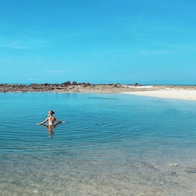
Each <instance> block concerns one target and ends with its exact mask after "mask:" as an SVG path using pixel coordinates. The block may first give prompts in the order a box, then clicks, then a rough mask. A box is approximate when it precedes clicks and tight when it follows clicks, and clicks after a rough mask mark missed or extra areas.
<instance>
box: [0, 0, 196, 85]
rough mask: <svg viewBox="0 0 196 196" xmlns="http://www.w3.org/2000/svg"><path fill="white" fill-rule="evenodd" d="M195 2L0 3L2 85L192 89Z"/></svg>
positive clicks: (15, 0)
mask: <svg viewBox="0 0 196 196" xmlns="http://www.w3.org/2000/svg"><path fill="white" fill-rule="evenodd" d="M195 7H196V1H194V0H72V1H68V0H6V1H0V18H1V20H0V83H63V82H65V81H68V80H70V81H77V82H91V83H118V82H120V83H130V84H132V83H135V82H139V83H141V84H160V83H162V84H164V83H165V84H196V77H195V74H196V55H195V51H196V33H195V32H196V25H195V22H196V12H195Z"/></svg>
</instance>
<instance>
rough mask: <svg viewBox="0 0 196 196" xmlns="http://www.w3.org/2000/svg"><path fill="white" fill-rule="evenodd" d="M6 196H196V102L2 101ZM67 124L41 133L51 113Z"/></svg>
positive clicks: (51, 96)
mask: <svg viewBox="0 0 196 196" xmlns="http://www.w3.org/2000/svg"><path fill="white" fill-rule="evenodd" d="M0 105H1V106H0V107H1V118H0V190H1V192H0V195H47V196H48V195H84V196H86V195H101V196H102V195H112V196H115V195H123V196H124V195H164V196H165V195H168V196H169V195H178V196H179V195H183V196H184V195H195V194H196V188H195V183H196V173H194V171H195V172H196V151H195V149H196V128H195V127H196V102H191V101H181V100H170V99H159V98H149V97H140V96H134V95H125V94H67V93H66V94H64V93H1V94H0ZM50 109H52V110H54V111H55V112H56V114H55V116H56V117H57V118H58V119H60V120H66V123H64V124H60V125H58V126H57V127H56V128H55V129H54V130H53V131H52V132H51V130H48V129H47V128H46V127H44V126H36V125H35V124H36V122H41V121H43V120H44V119H45V118H46V117H47V112H48V110H50Z"/></svg>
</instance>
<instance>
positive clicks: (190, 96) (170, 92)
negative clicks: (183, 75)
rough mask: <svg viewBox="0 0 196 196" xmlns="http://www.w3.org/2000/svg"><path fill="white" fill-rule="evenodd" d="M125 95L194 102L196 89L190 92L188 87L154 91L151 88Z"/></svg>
mask: <svg viewBox="0 0 196 196" xmlns="http://www.w3.org/2000/svg"><path fill="white" fill-rule="evenodd" d="M125 93H128V94H132V95H139V96H149V97H158V98H169V99H181V100H193V101H196V89H195V88H194V87H193V88H192V89H191V90H190V87H181V88H180V87H172V88H169V87H165V88H163V89H154V88H153V87H152V88H148V89H146V90H143V91H135V92H134V91H132V92H125Z"/></svg>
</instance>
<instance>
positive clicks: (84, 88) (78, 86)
mask: <svg viewBox="0 0 196 196" xmlns="http://www.w3.org/2000/svg"><path fill="white" fill-rule="evenodd" d="M168 88H170V89H173V88H174V89H188V90H196V86H168V85H165V86H162V85H161V86H160V85H153V86H149V88H147V87H146V86H142V85H140V84H138V83H135V84H133V85H131V84H130V85H123V84H119V83H117V84H90V83H85V82H84V83H77V82H70V81H67V82H64V83H61V84H49V83H44V84H30V85H23V84H0V92H68V93H69V92H87V93H88V92H92V93H93V92H94V93H121V92H133V91H152V90H153V91H154V90H161V89H168Z"/></svg>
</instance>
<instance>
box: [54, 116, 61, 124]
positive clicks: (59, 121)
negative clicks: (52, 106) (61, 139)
mask: <svg viewBox="0 0 196 196" xmlns="http://www.w3.org/2000/svg"><path fill="white" fill-rule="evenodd" d="M54 120H55V121H56V122H58V123H62V121H61V120H58V119H57V118H56V117H55V118H54Z"/></svg>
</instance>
